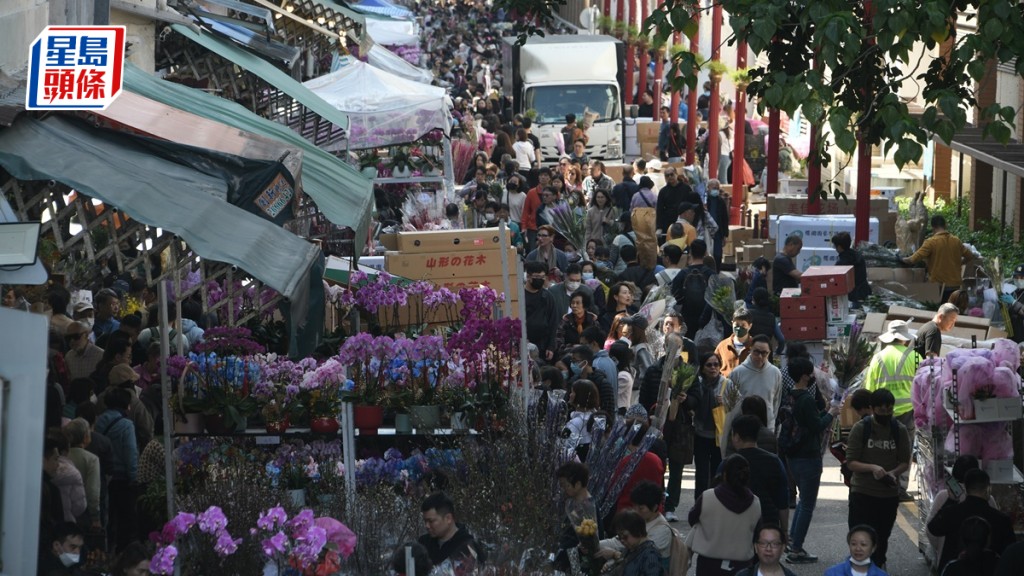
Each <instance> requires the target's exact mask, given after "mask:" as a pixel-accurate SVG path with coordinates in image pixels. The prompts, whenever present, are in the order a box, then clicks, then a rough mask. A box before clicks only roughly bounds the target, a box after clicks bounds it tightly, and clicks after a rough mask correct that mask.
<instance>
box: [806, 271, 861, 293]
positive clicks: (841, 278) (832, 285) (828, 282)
mask: <svg viewBox="0 0 1024 576" xmlns="http://www.w3.org/2000/svg"><path fill="white" fill-rule="evenodd" d="M853 285H854V281H853V266H811V267H810V268H808V269H807V270H806V271H805V272H804V273H803V276H801V277H800V293H801V294H803V295H804V296H842V295H844V294H849V293H850V291H851V290H853Z"/></svg>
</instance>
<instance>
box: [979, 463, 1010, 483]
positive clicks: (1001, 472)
mask: <svg viewBox="0 0 1024 576" xmlns="http://www.w3.org/2000/svg"><path fill="white" fill-rule="evenodd" d="M985 472H988V476H989V479H990V480H991V481H992V483H994V484H1011V483H1013V482H1014V466H1013V460H989V461H987V462H985Z"/></svg>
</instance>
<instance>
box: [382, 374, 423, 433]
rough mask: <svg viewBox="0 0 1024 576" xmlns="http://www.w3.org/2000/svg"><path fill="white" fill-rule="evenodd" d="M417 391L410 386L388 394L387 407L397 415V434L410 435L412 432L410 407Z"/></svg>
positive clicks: (399, 387) (398, 388) (397, 388)
mask: <svg viewBox="0 0 1024 576" xmlns="http://www.w3.org/2000/svg"><path fill="white" fill-rule="evenodd" d="M415 397H416V394H415V391H414V390H413V389H412V388H411V387H409V386H397V387H396V388H395V389H394V390H391V391H390V392H388V394H387V398H386V399H385V405H386V406H387V408H388V409H389V410H391V411H392V412H393V413H394V415H395V433H396V434H409V433H411V432H412V421H411V420H410V419H409V406H410V405H412V403H413V400H414V399H415Z"/></svg>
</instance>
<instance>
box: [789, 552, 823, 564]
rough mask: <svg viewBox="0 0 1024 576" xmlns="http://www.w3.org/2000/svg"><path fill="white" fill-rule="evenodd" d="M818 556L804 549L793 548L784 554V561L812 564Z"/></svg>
mask: <svg viewBox="0 0 1024 576" xmlns="http://www.w3.org/2000/svg"><path fill="white" fill-rule="evenodd" d="M817 561H818V557H817V556H814V555H812V554H808V553H807V551H806V550H794V551H792V552H790V553H789V555H787V556H786V562H789V563H790V564H814V563H815V562H817Z"/></svg>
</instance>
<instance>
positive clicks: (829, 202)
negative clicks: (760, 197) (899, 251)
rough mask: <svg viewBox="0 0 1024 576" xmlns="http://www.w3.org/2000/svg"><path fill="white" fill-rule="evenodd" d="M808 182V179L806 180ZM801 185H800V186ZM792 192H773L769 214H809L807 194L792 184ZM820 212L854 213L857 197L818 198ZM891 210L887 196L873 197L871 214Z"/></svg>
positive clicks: (879, 214)
mask: <svg viewBox="0 0 1024 576" xmlns="http://www.w3.org/2000/svg"><path fill="white" fill-rule="evenodd" d="M804 182H806V181H804ZM798 187H799V186H798ZM789 191H790V194H788V195H786V194H773V195H771V196H768V197H767V198H766V202H765V203H766V205H767V208H768V214H770V215H772V216H782V215H783V214H807V210H808V208H807V196H806V195H802V194H797V193H796V190H794V187H793V185H792V184H791V185H790V189H789ZM818 206H819V211H818V213H819V214H825V215H827V214H853V213H854V212H855V211H856V209H857V199H856V198H854V197H850V198H847V199H846V200H843V199H841V198H831V197H830V198H828V199H826V200H818ZM888 212H889V200H888V199H887V198H877V197H876V198H872V199H871V213H870V215H871V216H874V217H876V218H881V217H882V216H883V215H885V214H887V213H888Z"/></svg>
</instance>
